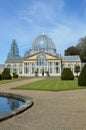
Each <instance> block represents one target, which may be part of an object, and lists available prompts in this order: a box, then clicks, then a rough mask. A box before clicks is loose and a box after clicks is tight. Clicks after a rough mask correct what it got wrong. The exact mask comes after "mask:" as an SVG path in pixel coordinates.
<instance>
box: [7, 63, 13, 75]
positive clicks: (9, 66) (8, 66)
mask: <svg viewBox="0 0 86 130" xmlns="http://www.w3.org/2000/svg"><path fill="white" fill-rule="evenodd" d="M7 68H9V69H10V73H12V67H11V65H10V64H9V65H7Z"/></svg>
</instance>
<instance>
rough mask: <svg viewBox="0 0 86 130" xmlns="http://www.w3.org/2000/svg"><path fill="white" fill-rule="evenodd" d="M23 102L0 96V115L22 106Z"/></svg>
mask: <svg viewBox="0 0 86 130" xmlns="http://www.w3.org/2000/svg"><path fill="white" fill-rule="evenodd" d="M23 104H24V102H22V101H19V100H16V99H13V98H7V97H0V115H1V114H5V113H8V112H10V111H12V110H15V109H17V108H19V107H20V106H22V105H23Z"/></svg>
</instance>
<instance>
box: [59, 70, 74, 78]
mask: <svg viewBox="0 0 86 130" xmlns="http://www.w3.org/2000/svg"><path fill="white" fill-rule="evenodd" d="M61 79H62V80H73V79H74V75H73V72H72V71H71V69H70V68H64V69H63V71H62V73H61Z"/></svg>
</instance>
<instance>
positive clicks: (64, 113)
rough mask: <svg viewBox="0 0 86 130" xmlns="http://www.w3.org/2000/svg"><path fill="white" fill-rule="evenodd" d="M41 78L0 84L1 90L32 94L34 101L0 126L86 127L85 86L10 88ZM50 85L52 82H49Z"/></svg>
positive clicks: (29, 129) (13, 129) (32, 129)
mask: <svg viewBox="0 0 86 130" xmlns="http://www.w3.org/2000/svg"><path fill="white" fill-rule="evenodd" d="M36 80H40V78H38V79H37V78H33V79H30V80H24V81H19V82H17V83H9V84H5V85H0V91H2V92H11V93H16V94H22V95H27V96H31V98H32V99H33V100H34V105H33V106H32V107H31V108H30V109H28V110H26V111H25V112H23V113H21V114H19V115H17V116H15V117H12V118H10V119H8V120H5V121H3V122H1V123H0V130H86V89H82V90H75V91H73V90H72V91H62V92H49V91H34V90H12V89H10V88H12V87H14V86H17V85H20V84H25V83H29V82H33V81H36ZM52 87H53V86H52Z"/></svg>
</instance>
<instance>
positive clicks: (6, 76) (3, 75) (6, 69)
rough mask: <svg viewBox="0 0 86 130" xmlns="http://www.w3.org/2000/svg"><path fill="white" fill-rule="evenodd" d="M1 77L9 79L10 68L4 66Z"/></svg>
mask: <svg viewBox="0 0 86 130" xmlns="http://www.w3.org/2000/svg"><path fill="white" fill-rule="evenodd" d="M2 79H11V75H10V70H9V69H8V68H4V70H3V72H2Z"/></svg>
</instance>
